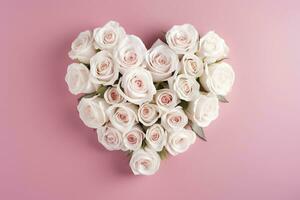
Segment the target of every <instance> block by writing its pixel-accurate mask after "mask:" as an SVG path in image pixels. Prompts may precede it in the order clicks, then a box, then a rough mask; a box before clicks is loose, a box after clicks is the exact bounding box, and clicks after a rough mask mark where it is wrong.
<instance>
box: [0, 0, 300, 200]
mask: <svg viewBox="0 0 300 200" xmlns="http://www.w3.org/2000/svg"><path fill="white" fill-rule="evenodd" d="M299 9H300V3H299V1H298V2H297V1H296V0H295V1H288V0H285V1H282V2H281V3H279V1H273V0H269V1H265V0H264V1H255V2H254V1H234V0H230V1H223V2H221V1H220V2H216V1H211V0H206V1H199V0H190V1H188V0H184V1H179V0H168V1H161V2H160V1H158V0H155V1H154V0H152V1H139V0H131V1H129V0H126V1H125V0H124V1H120V2H117V1H112V0H107V1H104V0H102V1H100V0H94V1H74V0H69V1H67V0H65V1H61V0H56V1H53V0H51V1H40V0H28V1H21V0H20V1H16V0H4V1H3V0H2V1H1V8H0V24H1V32H0V36H1V37H0V40H1V42H0V44H1V48H0V56H1V79H0V86H1V93H0V95H1V96H0V98H1V104H0V113H1V114H0V115H1V119H0V132H1V135H0V162H1V163H0V199H3V200H4V199H5V200H8V199H9V200H17V199H18V200H19V199H24V200H25V199H26V200H27V199H28V200H29V199H30V200H33V199H42V200H53V199H64V200H69V199H70V200H77V199H78V200H83V199H143V200H150V199H173V200H179V199H183V198H184V199H204V200H220V199H222V200H241V199H242V200H248V199H249V200H250V199H251V200H252V199H263V200H265V199H272V200H282V199H289V200H296V199H300V191H299V187H300V156H299V153H300V131H299V127H300V123H299V122H300V120H299V114H300V106H299V102H300V90H299V89H300V88H299V85H300V83H299V78H300V75H299V74H300V65H299V63H300V56H299V53H300V48H299V46H300V42H299V41H300V40H299V35H300V27H299V23H300V12H299ZM110 19H115V20H117V21H119V22H120V23H121V24H122V25H123V26H124V27H125V28H126V30H127V32H128V33H134V34H136V35H138V36H140V37H141V38H142V39H143V40H144V41H145V43H146V44H147V46H148V47H149V46H150V45H151V43H152V42H154V40H155V39H156V38H157V36H158V35H159V34H160V32H161V31H166V30H168V29H169V28H170V27H171V26H172V25H174V24H182V23H187V22H188V23H191V24H193V25H195V27H197V28H198V30H199V32H200V33H202V34H203V33H205V32H207V31H208V30H215V31H216V32H217V33H219V34H220V35H221V36H223V37H224V38H225V39H226V41H227V43H228V45H229V46H230V48H231V54H230V58H231V59H230V63H231V64H232V65H233V66H234V69H235V71H236V82H235V85H234V88H233V91H232V93H231V94H230V96H229V97H228V99H229V100H230V104H222V106H221V113H220V117H219V118H218V120H216V121H215V122H214V123H213V124H212V125H211V126H210V127H209V128H206V129H205V131H206V134H207V137H208V142H207V143H204V142H201V141H200V140H198V141H197V142H196V144H195V145H193V146H192V147H191V149H190V150H189V151H188V152H186V153H184V154H181V155H179V156H177V157H172V158H170V159H168V160H167V161H163V163H162V165H161V168H160V171H159V172H158V173H157V174H156V175H155V176H151V177H136V176H133V175H131V173H130V169H129V167H128V159H127V158H126V156H125V155H123V154H122V153H121V152H108V151H106V150H104V148H103V147H102V146H101V145H99V144H98V143H97V139H96V135H95V134H94V132H93V131H92V130H91V129H89V128H86V127H85V126H84V125H83V123H82V122H81V121H80V119H79V117H78V114H77V111H76V104H77V99H76V97H75V96H72V95H71V94H70V93H69V92H68V91H67V86H66V84H65V82H64V76H65V72H66V68H67V65H68V64H70V63H71V60H70V59H69V58H68V56H67V53H68V50H69V48H70V44H71V42H72V40H73V39H74V38H75V37H76V35H77V34H78V33H79V32H80V31H83V30H86V29H92V28H93V27H96V26H100V25H103V24H104V23H105V22H107V21H108V20H110Z"/></svg>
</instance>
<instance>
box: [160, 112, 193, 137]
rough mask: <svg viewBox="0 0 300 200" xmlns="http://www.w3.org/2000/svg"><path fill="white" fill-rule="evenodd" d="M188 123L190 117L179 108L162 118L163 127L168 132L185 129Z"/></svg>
mask: <svg viewBox="0 0 300 200" xmlns="http://www.w3.org/2000/svg"><path fill="white" fill-rule="evenodd" d="M187 123H188V117H187V116H186V114H185V113H184V111H183V110H182V108H181V107H179V106H177V107H176V108H173V109H172V110H169V111H168V112H166V113H165V114H163V115H162V116H161V125H162V126H163V127H164V128H165V129H166V130H167V131H173V130H178V129H182V128H184V127H185V126H186V125H187Z"/></svg>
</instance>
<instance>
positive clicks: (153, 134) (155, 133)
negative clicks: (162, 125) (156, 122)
mask: <svg viewBox="0 0 300 200" xmlns="http://www.w3.org/2000/svg"><path fill="white" fill-rule="evenodd" d="M158 139H159V133H158V132H157V131H153V132H152V135H151V140H152V141H154V142H155V141H157V140H158Z"/></svg>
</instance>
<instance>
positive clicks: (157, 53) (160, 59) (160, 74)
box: [146, 40, 179, 82]
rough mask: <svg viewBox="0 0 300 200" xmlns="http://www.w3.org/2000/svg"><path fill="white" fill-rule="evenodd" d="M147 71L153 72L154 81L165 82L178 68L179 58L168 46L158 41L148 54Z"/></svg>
mask: <svg viewBox="0 0 300 200" xmlns="http://www.w3.org/2000/svg"><path fill="white" fill-rule="evenodd" d="M146 62H147V69H148V70H149V71H150V72H151V74H152V77H153V81H154V82H159V81H165V80H166V79H168V78H170V77H171V76H172V73H173V72H174V71H175V70H177V68H178V63H179V60H178V56H177V55H176V54H175V53H174V52H173V51H172V49H170V47H169V46H168V45H166V44H165V43H163V42H162V41H161V40H157V41H156V42H155V43H154V44H153V46H152V47H151V49H149V50H148V51H147V53H146Z"/></svg>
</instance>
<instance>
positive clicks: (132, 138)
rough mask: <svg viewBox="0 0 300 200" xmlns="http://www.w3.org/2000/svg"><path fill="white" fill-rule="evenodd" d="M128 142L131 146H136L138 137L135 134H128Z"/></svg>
mask: <svg viewBox="0 0 300 200" xmlns="http://www.w3.org/2000/svg"><path fill="white" fill-rule="evenodd" d="M127 140H128V142H129V143H130V144H136V143H137V137H136V136H135V135H134V134H130V133H129V134H128V136H127Z"/></svg>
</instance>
